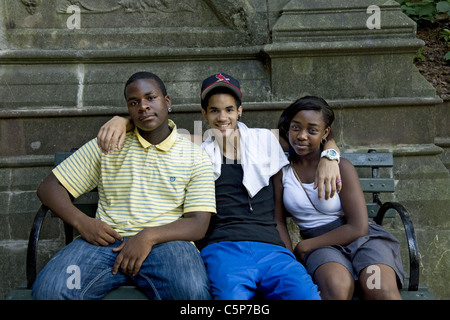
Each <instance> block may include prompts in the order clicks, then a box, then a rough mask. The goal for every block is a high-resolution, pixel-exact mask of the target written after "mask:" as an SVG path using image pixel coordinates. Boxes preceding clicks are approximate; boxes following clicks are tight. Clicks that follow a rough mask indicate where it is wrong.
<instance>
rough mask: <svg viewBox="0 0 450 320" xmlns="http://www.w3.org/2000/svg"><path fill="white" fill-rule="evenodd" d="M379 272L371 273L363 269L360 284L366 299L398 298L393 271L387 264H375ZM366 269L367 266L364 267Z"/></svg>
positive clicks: (398, 293)
mask: <svg viewBox="0 0 450 320" xmlns="http://www.w3.org/2000/svg"><path fill="white" fill-rule="evenodd" d="M377 266H378V269H377V270H380V271H381V272H379V273H378V274H377V273H373V274H372V273H371V272H369V271H370V270H363V272H361V275H362V276H360V280H359V281H360V286H361V290H362V293H363V295H364V298H365V299H368V300H400V299H401V296H400V292H399V291H398V287H397V278H396V275H395V272H394V271H393V270H392V269H391V268H390V267H388V266H385V265H377ZM366 269H367V268H366Z"/></svg>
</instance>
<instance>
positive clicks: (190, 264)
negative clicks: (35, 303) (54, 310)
mask: <svg viewBox="0 0 450 320" xmlns="http://www.w3.org/2000/svg"><path fill="white" fill-rule="evenodd" d="M120 243H121V242H120V241H116V243H114V244H112V245H109V246H106V247H103V246H95V245H92V244H90V243H88V242H86V241H85V240H83V239H76V240H74V241H73V242H71V243H70V244H69V245H67V246H66V247H64V248H63V249H62V250H60V251H59V252H58V253H57V254H56V255H55V256H54V257H53V258H52V259H51V260H50V261H49V262H48V263H47V265H46V266H45V267H44V268H43V269H42V271H41V272H40V273H39V274H38V276H37V278H36V281H35V283H34V285H33V287H32V295H33V298H34V299H39V300H60V299H76V300H84V299H86V300H93V299H101V298H103V297H104V296H105V295H106V294H107V293H108V292H110V291H112V290H114V289H116V288H118V287H120V286H122V285H126V284H134V285H136V286H138V287H139V288H140V289H141V290H142V291H143V292H144V293H145V294H146V295H147V296H148V297H149V298H150V299H155V300H160V299H162V300H166V299H167V300H170V299H176V300H188V299H193V300H204V299H211V295H210V291H209V280H208V277H207V275H206V272H205V267H204V264H203V261H202V259H201V257H200V254H199V252H198V250H197V248H196V247H195V246H194V245H193V244H192V243H190V242H186V241H172V242H166V243H162V244H159V245H155V246H154V247H153V248H152V251H151V252H150V254H149V255H148V257H147V259H146V260H145V261H144V263H143V264H142V267H141V269H140V271H139V273H138V274H137V275H136V276H132V275H126V274H124V273H122V272H120V271H119V272H118V273H117V274H115V275H113V274H112V272H111V271H112V267H113V265H114V261H115V260H116V257H117V255H118V253H115V252H113V251H112V250H113V248H115V247H117V246H119V245H120Z"/></svg>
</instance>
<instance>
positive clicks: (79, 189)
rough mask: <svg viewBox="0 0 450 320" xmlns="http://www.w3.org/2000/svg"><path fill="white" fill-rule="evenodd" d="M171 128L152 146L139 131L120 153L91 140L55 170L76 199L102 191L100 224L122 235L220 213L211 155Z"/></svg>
mask: <svg viewBox="0 0 450 320" xmlns="http://www.w3.org/2000/svg"><path fill="white" fill-rule="evenodd" d="M169 126H170V127H171V128H172V129H173V130H172V132H171V134H170V135H169V136H168V137H167V138H166V139H165V140H164V141H162V142H161V143H160V144H158V145H152V144H150V143H149V142H148V141H147V140H145V139H144V138H143V137H142V136H141V135H140V134H139V131H138V130H137V129H135V130H134V131H133V132H129V133H127V136H126V139H125V142H124V145H123V147H122V148H121V150H120V151H117V150H116V151H114V152H113V153H112V154H108V155H105V154H103V153H102V152H101V150H100V148H99V147H98V145H97V139H93V140H91V141H90V142H88V143H86V144H85V145H84V146H83V147H81V148H80V149H79V150H77V151H76V152H75V153H74V154H73V155H71V156H70V157H69V158H67V159H66V160H65V161H63V162H62V163H61V164H60V165H59V166H57V167H56V168H55V169H53V173H54V174H55V176H56V177H57V178H58V180H59V181H60V182H61V184H62V185H63V186H64V187H65V188H66V189H67V190H68V191H69V192H70V193H71V194H72V196H74V197H75V198H77V197H79V196H80V195H82V194H83V193H86V192H89V191H90V190H92V189H94V188H95V187H98V192H99V203H98V209H97V215H96V217H97V219H100V220H102V221H104V222H106V223H107V224H108V225H110V226H111V227H113V228H114V229H115V230H117V231H118V232H119V233H120V234H121V235H122V236H132V235H135V234H136V233H138V232H139V231H141V230H142V229H144V228H146V227H154V226H160V225H164V224H168V223H170V222H173V221H175V220H177V219H179V218H180V217H181V216H182V215H183V214H184V213H187V212H192V211H206V212H212V213H215V212H216V200H215V185H214V178H213V172H212V165H211V161H210V159H209V157H208V155H207V154H206V153H205V152H204V151H203V150H202V149H201V147H199V146H197V145H195V144H194V143H192V142H191V141H190V140H188V139H186V138H184V137H183V136H181V135H179V134H178V133H177V127H176V125H175V123H173V122H172V121H171V120H169Z"/></svg>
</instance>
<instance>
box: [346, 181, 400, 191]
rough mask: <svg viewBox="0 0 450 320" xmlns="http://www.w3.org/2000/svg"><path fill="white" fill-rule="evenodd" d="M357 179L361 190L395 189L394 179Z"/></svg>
mask: <svg viewBox="0 0 450 320" xmlns="http://www.w3.org/2000/svg"><path fill="white" fill-rule="evenodd" d="M359 181H360V183H361V187H362V189H363V192H394V190H395V183H394V179H390V178H360V179H359ZM344 183H345V182H344Z"/></svg>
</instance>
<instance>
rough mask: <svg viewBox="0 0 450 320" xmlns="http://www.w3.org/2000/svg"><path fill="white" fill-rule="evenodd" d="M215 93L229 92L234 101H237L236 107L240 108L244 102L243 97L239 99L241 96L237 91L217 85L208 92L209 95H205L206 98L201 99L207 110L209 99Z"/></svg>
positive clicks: (203, 106)
mask: <svg viewBox="0 0 450 320" xmlns="http://www.w3.org/2000/svg"><path fill="white" fill-rule="evenodd" d="M215 94H229V95H231V96H232V97H233V98H234V102H235V103H236V108H239V107H240V106H241V104H242V101H241V99H239V97H238V96H237V95H236V93H234V91H233V90H231V89H229V88H226V87H216V88H214V89H212V90H211V91H210V92H208V93H207V95H206V96H205V99H203V100H202V101H201V103H202V108H203V109H204V110H205V111H206V109H207V108H208V101H209V98H211V97H212V96H213V95H215Z"/></svg>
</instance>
